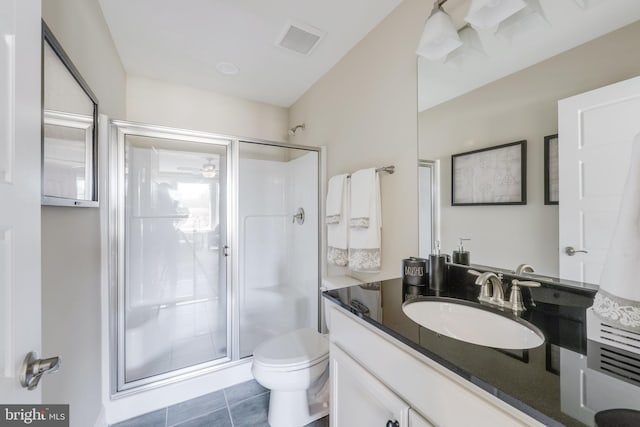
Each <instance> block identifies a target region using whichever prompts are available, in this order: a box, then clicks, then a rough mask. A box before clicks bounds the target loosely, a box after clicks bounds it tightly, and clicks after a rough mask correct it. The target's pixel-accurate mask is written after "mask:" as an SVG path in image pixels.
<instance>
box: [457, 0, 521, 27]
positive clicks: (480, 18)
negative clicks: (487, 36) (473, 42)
mask: <svg viewBox="0 0 640 427" xmlns="http://www.w3.org/2000/svg"><path fill="white" fill-rule="evenodd" d="M526 5H527V4H526V3H525V2H524V1H523V0H471V5H470V6H469V13H467V16H466V17H465V18H464V20H465V21H467V22H468V23H469V24H471V25H473V27H474V28H476V29H479V30H488V29H490V28H494V27H495V26H497V25H498V24H500V23H501V22H502V21H504V20H505V19H507V18H508V17H510V16H511V15H513V14H515V13H517V12H519V11H520V10H522V9H524V7H525V6H526Z"/></svg>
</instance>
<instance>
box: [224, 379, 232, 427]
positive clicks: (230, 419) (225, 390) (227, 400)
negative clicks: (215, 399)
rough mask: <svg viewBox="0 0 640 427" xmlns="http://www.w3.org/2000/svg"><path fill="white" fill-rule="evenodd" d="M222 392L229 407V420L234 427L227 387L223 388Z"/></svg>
mask: <svg viewBox="0 0 640 427" xmlns="http://www.w3.org/2000/svg"><path fill="white" fill-rule="evenodd" d="M222 394H223V395H224V403H225V404H226V407H227V415H229V422H230V423H231V427H234V425H233V418H232V417H231V408H230V407H229V399H227V389H226V388H223V389H222Z"/></svg>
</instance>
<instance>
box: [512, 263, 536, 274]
mask: <svg viewBox="0 0 640 427" xmlns="http://www.w3.org/2000/svg"><path fill="white" fill-rule="evenodd" d="M522 273H533V267H532V266H530V265H529V264H520V265H519V266H518V268H516V276H522Z"/></svg>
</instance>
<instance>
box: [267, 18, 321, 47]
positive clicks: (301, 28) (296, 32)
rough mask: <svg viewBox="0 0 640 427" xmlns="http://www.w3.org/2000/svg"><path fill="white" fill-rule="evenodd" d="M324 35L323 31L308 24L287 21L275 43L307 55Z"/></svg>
mask: <svg viewBox="0 0 640 427" xmlns="http://www.w3.org/2000/svg"><path fill="white" fill-rule="evenodd" d="M324 35H325V33H324V31H321V30H319V29H317V28H314V27H311V26H309V25H304V24H299V23H292V22H289V23H287V26H286V27H285V29H284V31H282V33H281V34H280V37H278V40H277V41H276V45H277V46H280V47H282V48H285V49H289V50H292V51H294V52H297V53H301V54H303V55H309V54H310V53H311V51H313V49H314V48H315V47H316V46H317V45H318V43H319V42H320V40H321V39H322V37H324Z"/></svg>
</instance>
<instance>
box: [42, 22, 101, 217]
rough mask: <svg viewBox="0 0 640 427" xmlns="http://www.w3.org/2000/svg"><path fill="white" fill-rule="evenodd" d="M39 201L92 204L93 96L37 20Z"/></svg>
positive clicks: (93, 195)
mask: <svg viewBox="0 0 640 427" xmlns="http://www.w3.org/2000/svg"><path fill="white" fill-rule="evenodd" d="M43 32H44V41H43V46H42V49H43V51H42V58H43V60H42V68H43V74H42V76H43V77H42V78H43V85H42V90H43V135H42V137H43V141H42V144H43V148H42V153H43V158H42V175H43V179H42V183H43V185H42V195H43V198H42V200H43V204H49V205H65V206H97V203H96V202H97V194H96V185H95V184H96V183H95V178H94V177H95V172H96V171H95V164H96V160H95V154H96V153H95V146H96V141H95V138H96V129H95V121H96V115H97V101H96V100H95V96H94V95H93V94H92V93H91V91H90V90H89V88H88V87H86V83H85V82H84V81H83V80H82V78H81V77H80V76H79V74H78V71H77V70H76V69H75V67H73V64H71V62H70V60H69V58H67V57H66V54H65V53H64V51H63V50H62V48H61V47H60V45H59V43H58V42H57V41H56V40H55V37H54V36H53V34H51V31H50V30H49V29H48V28H47V27H46V25H44V26H43Z"/></svg>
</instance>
